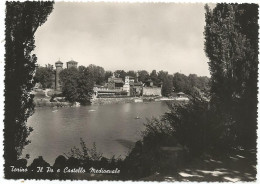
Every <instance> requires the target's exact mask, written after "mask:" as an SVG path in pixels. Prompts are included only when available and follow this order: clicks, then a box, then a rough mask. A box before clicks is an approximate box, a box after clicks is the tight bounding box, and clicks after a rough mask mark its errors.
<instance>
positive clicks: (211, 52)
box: [204, 4, 258, 146]
mask: <svg viewBox="0 0 260 184" xmlns="http://www.w3.org/2000/svg"><path fill="white" fill-rule="evenodd" d="M205 9H206V26H205V31H204V35H205V52H206V55H207V57H208V58H209V60H210V61H209V68H210V73H211V78H212V80H211V105H212V107H214V108H215V109H216V111H217V112H218V113H219V114H225V115H228V116H229V119H231V120H229V121H227V122H225V124H226V125H227V128H229V129H230V130H233V131H234V140H236V141H238V142H239V144H243V145H254V146H255V143H256V142H255V141H256V127H257V126H256V118H257V76H258V74H257V71H258V5H256V4H217V6H216V7H215V8H214V10H210V8H209V7H208V6H205ZM230 121H232V122H233V123H230Z"/></svg>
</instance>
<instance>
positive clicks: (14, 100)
mask: <svg viewBox="0 0 260 184" xmlns="http://www.w3.org/2000/svg"><path fill="white" fill-rule="evenodd" d="M53 3H54V2H50V1H49V2H28V1H27V2H6V19H5V23H6V29H5V41H6V43H5V49H6V50H5V51H6V54H5V61H6V65H5V127H4V138H5V140H4V147H5V152H4V158H5V169H6V170H5V172H6V175H5V176H6V177H7V178H9V177H10V176H9V174H8V170H9V169H10V168H9V166H10V165H11V164H12V163H13V162H14V161H15V160H17V159H18V158H19V157H20V155H21V153H22V149H23V148H24V146H25V145H27V144H29V143H30V141H29V140H28V139H27V137H28V136H29V134H30V132H31V131H32V128H30V127H28V126H27V125H26V121H27V119H28V118H29V117H30V116H31V115H32V114H33V112H34V105H33V94H31V90H32V88H33V87H34V85H35V81H34V79H33V74H34V71H35V68H36V66H35V64H36V62H37V57H36V55H35V54H31V52H32V51H33V50H34V48H35V45H34V42H35V41H34V33H35V32H36V30H37V29H38V27H39V26H41V25H42V24H43V23H44V22H45V21H46V20H47V17H48V15H49V14H50V13H51V12H52V9H53Z"/></svg>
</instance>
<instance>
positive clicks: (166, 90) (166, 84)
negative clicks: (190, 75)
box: [162, 75, 173, 96]
mask: <svg viewBox="0 0 260 184" xmlns="http://www.w3.org/2000/svg"><path fill="white" fill-rule="evenodd" d="M172 89H173V85H172V75H167V77H165V78H164V79H163V85H162V95H163V96H170V95H171V93H172Z"/></svg>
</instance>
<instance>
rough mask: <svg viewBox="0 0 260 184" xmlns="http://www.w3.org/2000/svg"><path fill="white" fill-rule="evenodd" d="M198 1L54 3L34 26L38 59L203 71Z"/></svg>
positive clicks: (202, 18) (205, 69)
mask: <svg viewBox="0 0 260 184" xmlns="http://www.w3.org/2000/svg"><path fill="white" fill-rule="evenodd" d="M204 13H205V10H204V4H191V3H190V4H175V3H150V4H147V3H146V4H145V3H130V4H128V3H75V2H74V3H68V2H66V3H65V2H58V3H55V5H54V9H53V12H52V13H51V14H50V16H49V17H48V20H47V22H45V24H43V25H42V26H41V27H40V28H38V30H37V32H36V35H35V40H36V43H35V45H36V49H35V53H36V54H37V57H38V64H40V65H45V64H47V63H50V64H54V63H55V62H56V61H57V60H58V59H59V58H60V60H61V61H62V62H63V63H64V66H65V62H67V61H69V60H71V59H73V60H75V61H77V62H79V65H84V66H88V65H89V64H95V65H99V66H102V67H104V69H105V70H112V71H114V70H116V69H123V70H126V71H128V70H141V69H144V70H147V71H149V72H151V71H152V70H153V69H156V70H157V71H159V70H165V71H168V72H169V73H170V74H173V73H175V72H181V73H184V74H186V75H188V74H190V73H195V74H198V75H207V76H209V71H208V64H207V62H208V59H207V58H206V56H205V52H204V38H203V31H204V26H205V15H204Z"/></svg>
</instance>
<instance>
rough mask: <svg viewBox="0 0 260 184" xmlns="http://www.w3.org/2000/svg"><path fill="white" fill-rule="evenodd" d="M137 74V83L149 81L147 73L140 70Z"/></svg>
mask: <svg viewBox="0 0 260 184" xmlns="http://www.w3.org/2000/svg"><path fill="white" fill-rule="evenodd" d="M137 73H138V81H141V82H143V83H144V82H146V81H147V80H148V79H149V73H148V72H147V71H146V70H140V71H138V72H137Z"/></svg>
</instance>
